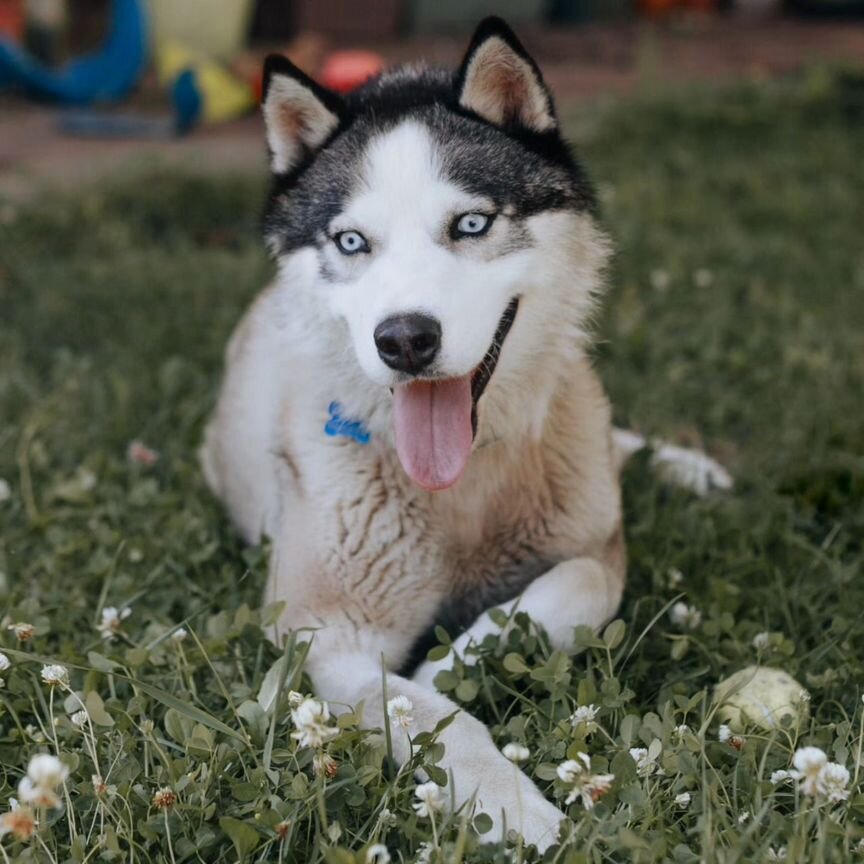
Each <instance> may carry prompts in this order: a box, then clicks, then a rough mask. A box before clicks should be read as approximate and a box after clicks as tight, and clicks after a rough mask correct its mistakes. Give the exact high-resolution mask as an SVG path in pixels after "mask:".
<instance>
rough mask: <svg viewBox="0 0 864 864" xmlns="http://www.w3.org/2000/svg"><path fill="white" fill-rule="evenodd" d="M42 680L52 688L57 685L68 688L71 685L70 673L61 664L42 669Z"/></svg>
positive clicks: (52, 664) (53, 664)
mask: <svg viewBox="0 0 864 864" xmlns="http://www.w3.org/2000/svg"><path fill="white" fill-rule="evenodd" d="M42 680H43V681H44V682H45V683H46V684H49V685H50V686H51V687H54V686H55V685H59V686H60V687H66V686H68V684H69V672H68V670H67V669H66V667H65V666H61V665H60V664H59V663H50V664H48V665H47V666H43V667H42Z"/></svg>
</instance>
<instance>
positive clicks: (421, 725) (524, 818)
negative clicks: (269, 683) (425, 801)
mask: <svg viewBox="0 0 864 864" xmlns="http://www.w3.org/2000/svg"><path fill="white" fill-rule="evenodd" d="M318 647H319V645H314V646H313V649H312V651H311V653H310V657H309V661H307V662H308V670H309V672H310V674H311V676H312V680H313V682H314V684H315V689H316V692H317V693H318V694H319V695H320V696H321V697H322V698H323V699H326V700H327V701H328V702H329V704H330V707H331V709H334V710H338V705H339V703H342V704H348V705H352V706H353V705H357V704H358V703H359V702H361V701H362V702H363V704H364V709H363V714H364V717H363V725H364V727H368V728H376V727H382V728H383V726H384V723H385V722H387V718H386V717H385V709H384V704H383V703H384V696H383V691H382V681H381V666H380V660H376V659H375V658H373V657H371V656H367V655H362V654H357V653H355V652H351V653H342V654H340V653H330V652H328V651H327V650H326V647H325V646H324V645H321V646H320V647H321V648H324V649H325V650H323V651H320V652H316V649H317V648H318ZM394 696H406V697H407V698H408V699H410V700H411V702H412V704H413V706H414V708H413V714H414V723H413V724H412V726H411V728H410V730H409V731H410V733H411V734H412V735H416V734H417V733H418V732H431V731H432V730H433V729H434V728H435V725H436V724H437V723H438V721H440V720H441V719H443V718H444V717H447V716H449V715H450V714H452V713H453V712H455V711H459V708H458V706H456V705H455V704H454V703H452V702H451V701H450V700H449V699H447V698H446V697H445V696H442V695H441V694H439V693H435V692H433V691H431V690H429V689H427V688H425V687H422V686H420V685H418V684H416V683H414V682H413V681H409V680H407V679H405V678H402V677H400V676H398V675H390V674H388V675H387V698H388V699H392V698H393V697H394ZM391 731H392V739H393V750H394V756H395V757H396V759H397V760H398V761H399V762H400V764H401V763H403V762H405V761H406V760H407V759H408V758H409V756H410V753H409V744H408V740H407V734H406V731H405V730H403V729H401V728H399V727H397V726H394V727H393V728H392V730H391ZM439 740H440V741H441V742H442V743H443V744H444V747H445V753H444V757H443V758H442V760H441V762H440V763H439V765H440V767H441V768H443V769H444V770H445V771H446V772H447V774H448V775H449V776H450V778H451V779H450V783H451V784H452V786H453V789H452V791H451V789H450V786H449V785H448V787H447V788H446V789H445V790H444V793H445V796H446V798H447V800H448V802H449V801H451V800H452V801H453V802H454V803H455V805H456V807H460V806H461V805H462V804H464V803H465V802H466V801H468V800H470V799H471V797H472V796H476V807H477V810H478V811H483V812H485V813H488V814H489V816H490V817H492V820H493V823H494V830H495V834H496V836H497V837H502V836H503V833H504V829H505V827H506V829H507V830H510V829H515V830H516V831H518V832H519V833H520V834H522V836H523V837H525V839H526V840H527V841H528V842H529V843H534V844H536V845H537V846H538V847H539V848H540V849H541V850H542V849H545V848H546V847H548V846H550V845H551V844H552V843H554V842H555V841H556V839H557V835H558V829H559V825H560V823H561V820H562V819H564V818H565V817H564V815H563V814H562V813H561V812H560V811H559V810H558V809H557V808H556V807H555V806H553V805H552V804H551V803H550V802H549V801H547V800H546V799H545V798H544V797H543V795H542V793H541V792H540V790H539V789H538V788H537V787H536V786H535V785H534V784H533V783H532V782H531V781H530V780H529V779H528V777H526V776H525V774H523V773H522V772H521V771H520V770H519V769H518V768H516V767H515V765H513V764H512V763H510V762H509V761H508V760H507V759H506V758H505V757H504V756H503V755H502V754H501V752H500V751H499V750H498V748H497V747H496V746H495V744H494V742H493V741H492V737H491V736H490V734H489V731H488V730H487V729H486V727H485V726H484V725H483V723H481V722H480V721H479V720H476V719H475V718H474V717H471V716H470V715H469V714H466V713H465V712H464V711H459V713H458V714H457V716H456V718H455V720H454V721H453V722H452V723H451V724H450V725H449V726H448V727H447V728H446V729H445V730H444V731H443V732H442V733H441V735H440V737H439Z"/></svg>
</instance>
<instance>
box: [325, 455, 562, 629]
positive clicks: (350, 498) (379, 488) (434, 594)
mask: <svg viewBox="0 0 864 864" xmlns="http://www.w3.org/2000/svg"><path fill="white" fill-rule="evenodd" d="M369 455H370V456H371V455H372V454H371V453H370V454H369ZM490 462H492V460H484V459H478V460H476V464H475V465H473V466H472V468H471V470H470V471H469V473H468V474H467V475H466V477H465V478H464V479H463V481H462V482H461V483H460V485H459V487H457V488H456V489H453V490H448V491H447V492H444V493H434V494H429V493H425V492H423V491H422V490H418V489H417V488H416V487H413V486H411V485H410V484H409V483H407V482H406V481H405V478H404V475H403V472H402V470H401V467H400V466H399V465H398V463H396V464H391V460H389V459H387V458H379V459H370V460H369V462H368V464H366V465H365V466H364V467H363V469H362V470H361V471H360V473H359V474H355V476H354V478H353V479H354V481H355V482H354V484H353V486H354V489H353V491H352V492H350V493H349V494H347V495H345V496H344V497H342V499H341V500H340V501H339V503H338V505H337V508H336V519H335V521H334V529H335V531H336V536H335V537H334V538H333V539H334V541H335V543H334V547H333V549H334V553H335V557H336V558H337V559H338V565H339V570H340V571H341V572H342V573H343V586H344V588H345V589H346V590H347V591H348V592H349V593H351V594H355V593H356V594H360V595H365V594H374V595H376V596H375V600H376V602H378V601H383V600H384V599H385V598H386V600H387V601H388V602H387V605H389V603H390V601H392V600H393V599H394V598H396V597H399V598H404V599H407V598H409V597H412V596H413V597H414V599H415V603H416V602H420V604H421V605H423V606H426V607H429V606H431V607H432V608H433V609H434V615H435V617H436V620H437V619H438V618H439V616H440V618H441V620H446V621H448V622H450V623H451V624H452V625H453V626H458V625H461V624H464V623H468V622H470V621H471V620H473V618H474V617H476V615H477V614H479V613H480V611H482V610H483V609H484V608H488V607H489V606H490V605H494V604H496V603H501V602H504V601H505V600H508V599H511V598H512V597H514V596H516V595H517V594H518V593H519V592H520V591H521V590H523V589H524V588H525V587H526V585H528V584H529V583H530V582H531V581H533V580H534V579H535V578H537V577H538V576H539V575H541V574H542V573H543V572H545V571H546V570H548V569H549V568H550V567H551V566H552V565H553V564H554V563H556V560H557V555H556V553H555V548H554V547H555V546H556V541H555V530H554V529H555V525H554V524H553V523H554V521H555V507H554V491H553V490H552V489H551V488H550V485H549V482H548V481H547V479H546V477H545V472H544V471H543V470H542V465H539V464H532V460H527V461H526V460H525V459H524V458H523V460H520V462H521V464H520V467H519V470H515V471H511V472H509V473H507V474H506V477H505V479H502V476H501V472H500V471H496V472H494V474H495V475H497V476H492V477H491V478H490V472H489V463H490ZM493 464H494V463H493ZM529 477H530V482H529ZM346 491H347V490H346ZM369 599H372V598H371V597H370V598H369ZM427 614H428V613H427Z"/></svg>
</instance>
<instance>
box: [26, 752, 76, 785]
mask: <svg viewBox="0 0 864 864" xmlns="http://www.w3.org/2000/svg"><path fill="white" fill-rule="evenodd" d="M27 776H28V777H29V778H30V779H31V780H32V781H33V782H34V783H35V784H36V785H37V786H48V787H50V788H51V789H56V788H57V787H58V786H59V785H60V784H61V783H63V782H65V780H66V778H67V777H68V776H69V768H68V767H67V766H66V765H64V764H63V763H62V762H61V761H60V760H59V759H58V758H57V757H56V756H53V755H51V754H50V753H37V754H36V755H35V756H33V757H32V758H31V759H30V763H29V764H28V765H27Z"/></svg>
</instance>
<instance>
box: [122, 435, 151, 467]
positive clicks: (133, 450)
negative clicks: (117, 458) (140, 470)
mask: <svg viewBox="0 0 864 864" xmlns="http://www.w3.org/2000/svg"><path fill="white" fill-rule="evenodd" d="M126 458H127V459H128V460H129V461H130V462H132V463H134V464H135V465H143V466H144V467H145V468H150V467H152V466H153V465H155V464H156V463H157V462H158V461H159V451H158V450H154V449H153V448H152V447H148V446H147V445H146V444H145V443H144V442H143V441H139V440H138V439H137V438H136V439H135V440H134V441H130V442H129V446H128V447H127V448H126Z"/></svg>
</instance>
